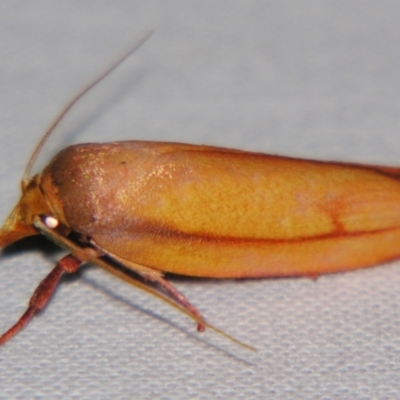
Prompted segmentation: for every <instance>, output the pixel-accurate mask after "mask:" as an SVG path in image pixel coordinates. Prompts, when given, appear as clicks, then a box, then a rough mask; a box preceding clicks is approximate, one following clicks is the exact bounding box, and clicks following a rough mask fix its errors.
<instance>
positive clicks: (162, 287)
mask: <svg viewBox="0 0 400 400" xmlns="http://www.w3.org/2000/svg"><path fill="white" fill-rule="evenodd" d="M145 39H146V38H145ZM145 39H143V40H142V41H141V42H140V43H139V44H138V45H136V46H135V48H134V49H133V50H135V49H136V48H137V47H138V46H139V45H140V44H141V43H142V42H143V41H144V40H145ZM133 50H132V51H133ZM132 51H130V52H129V53H128V54H127V55H126V56H124V57H123V58H122V59H120V60H118V61H117V62H116V63H115V64H114V65H113V66H112V67H111V68H110V69H109V70H108V71H106V73H105V74H103V75H102V76H100V77H99V78H97V79H96V80H95V81H94V82H93V83H91V84H90V85H89V86H87V87H86V88H85V89H84V90H83V91H82V92H81V93H80V94H78V96H76V97H75V98H74V99H73V100H72V101H71V102H70V103H69V104H68V105H67V107H66V108H65V109H64V110H63V111H62V113H61V114H60V116H59V117H58V118H57V119H56V121H55V122H54V124H53V125H52V126H51V127H50V129H49V130H48V131H47V132H46V134H45V135H44V137H43V139H42V141H41V142H40V143H39V145H38V147H37V148H36V150H35V151H34V153H33V155H32V157H31V160H30V161H29V163H28V166H27V169H26V172H25V175H24V177H23V179H22V183H21V188H22V195H21V199H20V201H19V202H18V204H17V205H16V206H15V208H14V210H13V211H12V212H11V214H10V216H9V217H8V219H7V220H6V221H5V223H4V225H3V227H2V229H1V231H0V247H5V246H8V245H10V244H11V243H14V242H16V241H18V240H20V239H22V238H24V237H27V236H31V235H38V234H43V235H44V236H46V237H47V238H49V239H50V240H52V241H53V242H55V243H56V244H58V245H60V246H61V247H64V248H66V249H68V250H69V251H70V253H69V254H68V255H67V256H65V257H63V258H62V259H61V260H60V261H59V262H58V263H57V265H56V266H55V267H54V269H53V270H52V271H51V272H50V273H49V275H48V276H47V277H46V278H45V279H44V280H43V281H42V282H41V283H40V285H39V286H38V288H37V289H36V291H35V293H34V294H33V296H32V298H31V301H30V304H29V307H28V309H27V311H26V312H25V314H24V315H23V316H22V317H21V318H20V319H19V321H18V322H17V323H16V324H15V325H14V326H13V327H11V328H10V329H9V330H8V331H7V332H6V333H4V334H3V335H2V336H1V337H0V344H4V343H5V342H7V341H8V340H9V339H10V338H11V337H12V336H14V335H15V334H17V333H18V332H19V331H20V330H21V329H22V328H23V327H24V326H25V325H26V324H27V323H28V322H29V320H30V319H31V318H32V317H33V315H34V314H35V313H36V312H37V311H38V310H41V309H43V308H44V306H45V305H46V304H47V303H48V301H49V300H50V298H51V295H52V293H53V292H54V290H55V288H56V286H57V284H58V283H59V281H60V278H61V276H62V275H63V274H65V273H74V272H76V271H77V270H78V269H79V268H80V267H81V266H82V264H84V263H93V264H96V265H98V266H100V267H102V268H105V269H107V270H108V271H110V272H112V273H114V274H116V275H118V276H120V277H121V278H123V279H125V280H128V281H129V282H131V283H133V284H134V285H136V286H138V287H140V288H142V289H144V290H147V291H148V292H150V293H152V294H154V295H156V296H158V297H160V298H162V299H164V300H165V301H167V302H169V303H170V304H172V305H174V306H175V307H178V308H180V309H181V310H183V312H185V313H186V314H187V315H189V316H190V317H191V318H193V319H194V320H195V321H196V322H197V324H198V328H199V330H203V329H204V328H205V327H207V326H208V327H212V326H211V325H209V324H208V323H207V322H206V320H205V319H204V318H203V316H202V315H201V314H200V312H199V311H198V310H197V308H195V307H194V306H193V305H191V304H190V302H189V301H188V300H187V299H186V298H185V297H184V295H183V294H181V293H179V292H178V291H177V290H176V289H175V287H174V286H173V285H172V284H171V283H169V282H168V280H166V279H165V277H164V274H165V273H174V274H180V275H186V276H193V277H209V278H268V277H288V276H311V277H315V276H318V275H321V274H327V273H334V272H340V271H345V270H351V269H357V268H363V267H368V266H372V265H376V264H379V263H383V262H386V261H389V260H393V259H396V258H398V257H399V256H400V246H399V243H400V168H391V167H385V166H376V165H375V166H373V165H357V164H351V163H339V162H322V161H312V160H306V159H296V158H290V157H281V156H273V155H267V154H261V153H252V152H246V151H240V150H233V149H225V148H218V147H211V146H199V145H191V144H182V143H163V142H146V141H125V142H113V143H104V144H99V143H86V144H79V145H74V146H70V147H67V148H66V149H64V150H62V151H61V152H60V153H58V154H57V155H56V156H55V157H54V158H53V159H52V160H51V161H50V163H49V164H48V165H47V166H46V167H45V168H44V170H43V171H42V172H41V173H40V174H37V175H34V176H30V171H31V167H32V164H33V162H34V160H35V159H36V157H37V154H38V153H39V151H40V149H41V147H42V145H43V143H44V142H45V141H46V140H47V138H48V136H49V135H50V134H51V132H52V131H53V130H54V128H55V126H57V125H58V123H59V122H60V121H61V120H62V118H63V117H64V115H65V114H66V113H67V112H68V111H69V110H70V109H71V107H72V106H73V105H74V104H75V103H76V102H77V101H78V100H79V99H80V98H81V97H82V96H83V95H84V94H85V93H86V92H87V91H88V90H90V89H91V88H92V87H93V86H94V85H95V84H96V83H97V82H98V81H100V80H101V79H103V78H104V77H105V76H106V75H108V74H109V73H110V72H111V71H113V70H114V69H115V68H116V67H117V66H118V65H119V64H121V63H122V62H123V61H124V60H125V58H126V57H128V56H129V55H130V54H131V53H132ZM129 271H133V272H134V273H136V274H137V275H139V276H140V277H142V278H143V279H144V282H143V281H140V280H137V279H135V278H134V277H132V276H131V274H130V273H129ZM146 281H150V282H152V283H153V284H156V286H157V288H158V289H159V290H157V288H156V289H155V288H154V287H147V286H146ZM212 328H214V327H212Z"/></svg>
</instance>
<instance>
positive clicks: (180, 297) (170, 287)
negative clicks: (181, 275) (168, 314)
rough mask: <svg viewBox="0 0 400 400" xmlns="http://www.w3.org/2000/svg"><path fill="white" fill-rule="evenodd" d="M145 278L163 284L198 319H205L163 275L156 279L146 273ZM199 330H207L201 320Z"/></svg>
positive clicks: (198, 325) (198, 323)
mask: <svg viewBox="0 0 400 400" xmlns="http://www.w3.org/2000/svg"><path fill="white" fill-rule="evenodd" d="M143 278H145V279H149V280H152V281H153V282H155V283H157V284H158V285H159V286H161V287H162V288H163V289H164V290H165V291H166V292H167V293H168V294H169V295H170V296H171V297H172V298H173V299H175V300H176V301H177V302H178V303H179V304H180V305H181V306H182V307H183V308H185V309H186V310H188V311H189V312H190V313H191V314H192V315H194V316H195V317H196V318H197V319H198V320H200V321H204V318H203V316H202V315H201V313H200V311H199V310H198V309H197V308H196V307H195V306H193V305H192V304H191V303H190V302H189V300H188V299H187V298H186V297H185V296H184V295H183V294H182V293H181V292H179V291H178V290H177V289H176V288H175V286H173V285H172V284H171V283H169V282H168V281H167V280H166V279H164V278H163V277H162V276H159V277H158V278H156V279H155V280H154V279H152V278H151V277H150V278H148V277H146V276H145V275H143ZM197 330H198V331H199V332H202V331H204V330H205V326H204V324H202V323H201V322H199V321H198V322H197Z"/></svg>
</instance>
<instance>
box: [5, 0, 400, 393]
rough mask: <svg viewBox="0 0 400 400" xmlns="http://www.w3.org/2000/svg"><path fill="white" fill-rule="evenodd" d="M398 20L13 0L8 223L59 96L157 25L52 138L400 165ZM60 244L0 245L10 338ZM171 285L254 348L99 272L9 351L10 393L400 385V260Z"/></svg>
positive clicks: (352, 389)
mask: <svg viewBox="0 0 400 400" xmlns="http://www.w3.org/2000/svg"><path fill="white" fill-rule="evenodd" d="M399 19H400V3H399V2H393V1H380V2H375V1H358V2H357V1H350V2H349V1H347V0H344V1H335V2H331V1H296V2H294V1H292V2H285V1H276V2H272V1H263V0H253V1H251V0H250V1H246V2H245V1H240V0H231V1H229V2H228V1H225V2H215V1H207V0H198V1H196V0H193V1H183V0H182V1H178V0H154V1H149V0H146V1H135V0H114V1H112V2H111V1H84V2H82V1H73V0H68V1H64V0H59V1H57V2H54V1H49V0H42V1H35V2H31V1H18V2H15V1H3V2H1V4H0V60H1V62H0V102H1V105H0V121H1V133H0V168H1V179H0V191H1V199H2V201H1V204H0V215H1V219H4V218H5V217H6V215H7V214H8V213H9V211H10V210H11V208H12V207H13V205H14V203H15V202H16V200H17V198H18V196H19V187H18V185H19V180H20V178H21V176H22V172H23V168H24V167H25V165H26V162H27V159H28V156H29V154H30V153H31V151H32V149H33V147H34V145H35V143H36V142H37V141H38V139H39V137H40V135H41V132H42V131H43V130H44V129H45V128H46V126H47V125H48V124H49V122H50V120H51V119H52V118H53V117H54V116H55V114H56V113H57V111H59V109H60V107H61V106H62V105H63V104H64V103H65V101H66V100H67V99H69V98H70V97H71V96H72V95H73V94H74V93H75V92H76V90H78V89H79V88H81V87H82V85H84V84H85V83H87V82H88V80H90V79H91V78H92V77H93V76H95V75H96V72H98V71H100V70H102V69H103V68H104V67H105V66H107V65H108V64H109V62H110V61H112V60H114V59H115V57H117V56H118V55H119V54H121V53H122V52H123V51H124V49H126V48H127V47H128V46H129V45H130V44H131V43H132V42H133V41H134V40H135V38H137V37H138V35H140V33H141V32H142V30H143V29H145V28H149V27H155V28H156V32H155V34H154V36H153V37H152V38H151V39H150V40H149V41H148V42H147V43H146V44H145V46H143V47H142V48H141V49H140V50H139V51H138V52H137V53H136V54H135V55H134V56H133V57H132V58H131V59H130V60H129V61H128V62H127V63H126V64H125V65H124V66H123V67H122V68H121V69H120V70H119V71H118V73H117V74H115V75H114V76H113V77H112V78H111V79H110V80H109V81H107V82H106V84H105V85H104V86H102V88H99V90H98V91H96V92H95V93H94V94H92V96H91V97H89V98H88V99H87V100H86V101H85V102H83V103H82V104H80V106H79V107H78V109H77V110H76V112H75V113H73V115H71V118H69V119H68V121H66V124H65V125H64V127H63V129H64V132H59V134H58V135H57V136H56V137H55V138H54V139H55V142H57V141H58V144H60V142H63V143H62V144H65V143H68V142H70V141H71V137H72V136H73V135H74V134H75V133H76V137H75V138H74V140H75V141H87V140H95V141H110V140H117V139H127V138H129V139H149V140H168V141H184V142H190V143H205V144H213V145H221V146H226V147H234V148H241V149H251V150H257V151H264V152H269V153H279V154H285V155H291V156H295V155H296V156H304V157H309V158H320V159H335V160H351V161H360V162H368V163H384V164H389V165H397V166H399V165H400V161H399V159H400V135H399V125H400V112H399V111H400V110H399V105H400V103H399V82H400V52H399V49H400V24H399ZM61 130H62V129H61ZM36 244H38V246H39V247H36ZM399 245H400V244H399ZM58 257H59V255H57V254H55V253H53V252H52V251H51V249H47V247H46V246H45V245H44V241H40V242H39V243H36V242H32V241H28V242H25V243H23V244H22V245H21V246H19V247H16V248H15V247H14V248H13V250H12V251H8V252H6V253H5V254H4V255H3V256H2V257H1V260H0V330H1V331H4V330H5V329H6V328H8V327H9V326H10V325H11V324H12V323H14V322H15V320H16V319H17V318H18V317H19V316H20V314H21V313H22V312H23V310H24V307H25V306H26V303H27V301H28V298H29V297H30V295H31V293H32V291H33V290H34V288H35V287H36V285H37V284H38V283H39V281H40V280H41V279H42V278H43V277H44V276H45V275H46V274H47V273H48V271H49V270H50V268H51V267H52V265H53V264H54V262H55V260H57V258H58ZM172 281H173V282H174V284H175V285H176V286H177V287H178V288H179V289H180V290H181V291H182V292H183V293H185V294H186V295H187V296H188V297H189V299H190V300H191V301H192V302H193V304H195V305H197V306H198V307H199V309H200V310H201V311H202V312H203V314H204V315H205V316H206V318H207V319H208V321H210V322H211V323H214V324H215V325H216V326H218V327H219V328H221V329H224V330H226V331H227V332H228V333H230V334H232V335H233V336H235V337H237V338H239V339H241V340H243V341H245V342H246V343H249V344H251V345H253V346H255V347H256V348H257V349H258V352H257V353H256V354H252V353H251V352H248V351H246V350H244V349H242V348H240V347H239V346H237V345H234V344H232V343H230V342H229V341H227V340H225V339H223V338H220V337H218V336H217V335H215V334H213V333H212V332H206V333H205V334H197V333H196V331H195V327H194V324H193V323H192V322H191V321H189V320H187V319H186V318H185V317H184V316H181V315H180V314H178V313H177V312H176V311H175V310H172V309H170V308H169V307H168V306H167V305H164V304H162V303H160V302H159V301H158V300H156V299H153V298H151V297H149V296H148V295H147V294H145V293H141V292H140V291H138V290H136V289H135V288H132V287H130V286H129V285H128V284H125V283H124V282H121V281H119V280H118V279H116V278H114V277H112V276H110V275H109V274H107V273H106V272H104V271H101V270H98V269H96V268H88V269H85V270H84V271H83V272H82V273H81V274H80V275H79V277H78V278H77V279H66V280H65V281H64V282H63V284H62V285H61V286H60V287H59V290H58V291H57V293H56V295H55V297H54V299H53V300H52V301H51V303H50V305H49V307H48V308H47V309H46V310H45V312H43V313H41V314H40V316H38V317H36V318H35V319H34V320H33V321H32V322H31V324H30V325H29V326H28V327H27V328H26V329H25V330H24V331H23V332H22V333H21V334H20V335H18V336H17V337H16V338H15V339H13V340H12V341H11V342H9V343H8V344H7V345H6V346H5V347H3V348H1V349H0V399H11V398H15V399H16V398H18V399H31V398H46V399H61V398H62V399H69V398H76V399H77V398H85V399H91V398H95V399H109V398H114V399H131V398H138V399H139V398H140V399H156V398H157V399H189V398H190V399H210V398H214V399H223V398H232V399H264V398H279V399H293V398H296V399H343V398H347V399H371V398H377V399H378V398H379V399H386V398H387V399H389V398H399V397H400V393H399V392H400V379H399V372H400V262H393V263H391V264H390V265H385V266H379V267H376V268H372V269H368V270H362V271H357V272H349V273H344V274H338V275H331V276H325V277H321V278H319V279H317V280H316V281H313V280H310V279H281V280H248V281H235V280H221V281H215V280H201V279H191V278H186V279H183V278H182V279H178V278H173V279H172Z"/></svg>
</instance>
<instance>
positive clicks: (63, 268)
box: [0, 254, 82, 345]
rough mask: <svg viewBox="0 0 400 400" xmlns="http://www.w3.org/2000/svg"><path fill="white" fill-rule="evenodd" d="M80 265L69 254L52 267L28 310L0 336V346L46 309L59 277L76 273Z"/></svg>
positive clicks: (76, 259) (33, 296) (75, 258)
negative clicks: (37, 313)
mask: <svg viewBox="0 0 400 400" xmlns="http://www.w3.org/2000/svg"><path fill="white" fill-rule="evenodd" d="M81 264H82V261H81V260H79V259H78V258H77V257H75V256H74V255H72V254H69V255H67V256H65V257H64V258H62V259H61V260H60V261H59V262H58V263H57V265H56V266H55V267H54V269H53V270H52V271H51V272H50V273H49V274H48V275H47V276H46V278H44V279H43V280H42V282H40V284H39V286H38V287H37V288H36V290H35V292H34V293H33V295H32V297H31V299H30V301H29V307H28V309H27V310H26V311H25V313H24V314H23V315H22V316H21V318H20V319H19V320H18V322H17V323H16V324H15V325H14V326H12V327H11V328H10V329H9V330H8V331H7V332H5V333H4V334H3V335H2V336H0V345H3V344H4V343H6V342H8V341H9V340H10V339H11V338H12V337H13V336H15V335H16V334H17V333H18V332H19V331H20V330H21V329H23V328H24V327H25V326H26V325H27V324H28V322H29V321H30V320H31V319H32V317H33V316H34V315H35V314H36V312H38V311H40V310H42V309H43V308H44V307H46V305H47V303H48V302H49V300H50V298H51V296H52V295H53V293H54V290H55V289H56V287H57V285H58V283H59V281H60V278H61V276H62V275H63V274H64V273H74V272H76V271H77V270H78V268H79V267H80V266H81Z"/></svg>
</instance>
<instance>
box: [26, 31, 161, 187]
mask: <svg viewBox="0 0 400 400" xmlns="http://www.w3.org/2000/svg"><path fill="white" fill-rule="evenodd" d="M153 32H154V30H150V31H148V32H146V33H145V34H143V36H142V37H141V38H140V39H138V40H137V41H136V42H135V44H134V45H133V46H132V47H131V48H130V49H129V50H128V51H127V52H126V53H125V54H124V55H123V56H122V57H121V58H119V59H118V60H117V61H116V62H114V63H113V64H111V66H109V67H108V68H107V69H106V70H105V71H104V72H103V73H101V74H100V75H99V76H98V77H97V78H96V79H94V80H93V81H92V82H91V83H89V84H88V85H87V86H86V87H84V88H83V89H82V90H81V91H80V92H79V93H78V94H77V95H75V96H74V97H73V98H72V99H71V100H70V101H69V102H68V103H67V105H66V106H65V107H64V108H63V109H62V110H61V112H60V114H58V116H57V117H56V118H55V120H54V121H53V123H52V124H51V125H50V127H49V128H48V129H47V131H46V132H45V134H44V135H43V136H42V138H41V139H40V142H39V143H38V145H37V146H36V148H35V150H34V152H33V153H32V155H31V158H30V159H29V162H28V164H27V166H26V168H25V172H24V175H23V177H22V187H24V186H26V185H27V183H28V181H29V175H30V172H31V169H32V166H33V163H34V162H35V160H36V158H37V156H38V154H39V152H40V150H41V149H42V148H43V145H44V144H45V143H46V141H47V139H48V138H49V136H50V135H51V134H52V132H53V131H54V129H55V128H56V127H57V126H58V124H59V123H60V122H61V120H62V119H63V118H64V117H65V116H66V115H67V114H68V112H69V111H70V110H71V108H72V107H73V106H74V105H75V104H76V103H77V102H78V101H79V100H80V99H81V98H82V97H83V96H84V95H85V94H86V93H87V92H89V90H90V89H92V88H93V87H94V86H96V85H97V84H98V83H99V82H100V81H102V80H103V79H104V78H105V77H106V76H107V75H109V74H110V73H111V72H113V71H114V70H115V69H116V68H117V67H118V66H119V65H121V64H122V63H123V62H124V61H125V60H126V59H127V58H128V57H129V56H130V55H131V54H132V53H134V52H135V51H136V50H137V49H138V48H139V47H140V46H141V45H142V44H143V43H144V42H145V41H146V40H147V39H148V38H149V37H150V36H151V35H152V34H153Z"/></svg>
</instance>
